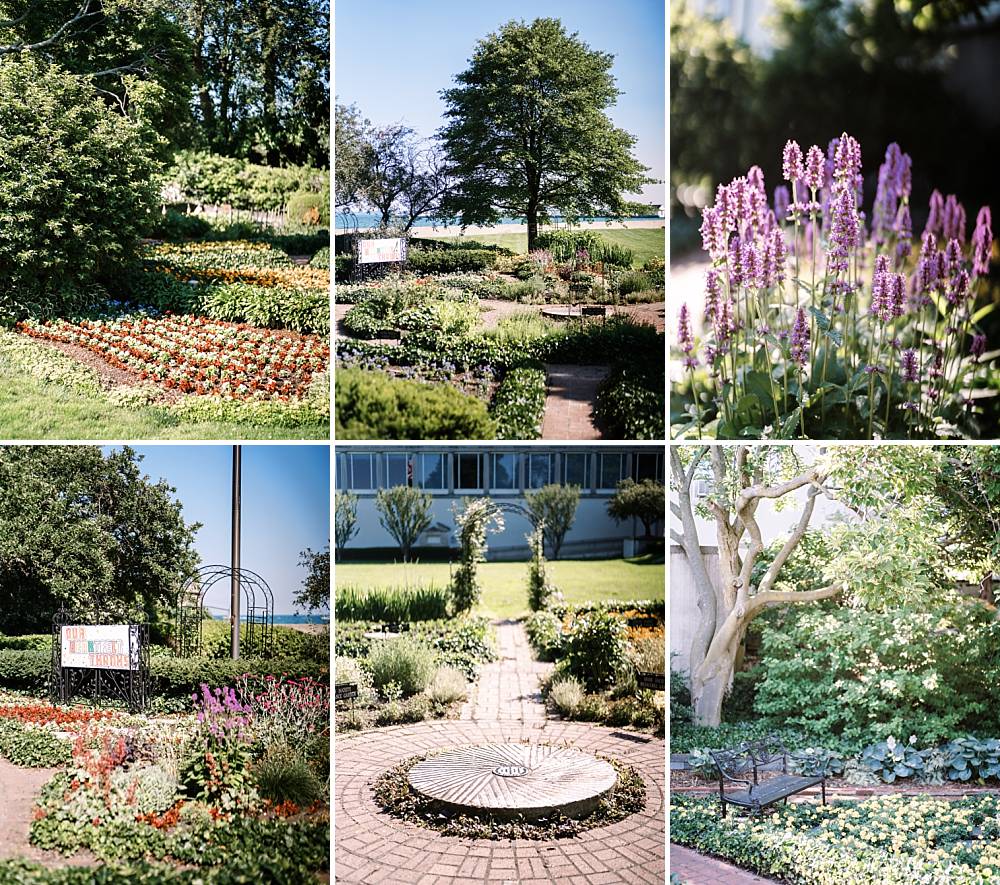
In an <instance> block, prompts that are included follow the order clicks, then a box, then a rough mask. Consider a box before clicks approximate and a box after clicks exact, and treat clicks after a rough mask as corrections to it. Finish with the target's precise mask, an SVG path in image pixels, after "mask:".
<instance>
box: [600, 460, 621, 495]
mask: <svg viewBox="0 0 1000 885" xmlns="http://www.w3.org/2000/svg"><path fill="white" fill-rule="evenodd" d="M624 478H625V456H624V455H622V454H620V453H619V454H615V455H612V454H605V453H602V454H601V456H600V463H599V468H598V479H599V480H600V482H599V485H598V488H600V489H604V490H610V491H614V490H615V489H617V488H618V483H619V482H621V481H622V480H623V479H624Z"/></svg>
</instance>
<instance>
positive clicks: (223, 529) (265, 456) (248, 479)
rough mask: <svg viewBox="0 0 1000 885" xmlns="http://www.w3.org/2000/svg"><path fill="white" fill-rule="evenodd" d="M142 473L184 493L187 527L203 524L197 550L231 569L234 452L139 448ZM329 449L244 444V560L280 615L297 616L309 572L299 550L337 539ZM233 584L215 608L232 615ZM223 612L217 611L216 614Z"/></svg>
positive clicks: (214, 598)
mask: <svg viewBox="0 0 1000 885" xmlns="http://www.w3.org/2000/svg"><path fill="white" fill-rule="evenodd" d="M132 448H133V449H135V451H136V452H138V453H139V454H141V455H143V456H144V457H143V460H142V462H141V464H140V469H141V470H142V471H143V473H145V474H147V475H149V476H150V477H151V478H152V479H153V480H154V481H155V480H158V479H161V478H162V479H165V480H166V481H167V482H168V483H169V484H170V485H171V486H173V487H174V488H175V489H177V493H176V496H175V497H176V498H177V500H179V501H180V502H181V504H182V505H183V508H184V509H183V516H184V519H185V521H186V522H188V523H191V522H200V523H202V524H203V525H202V528H201V530H200V531H199V532H198V534H197V535H196V537H195V547H196V548H197V550H198V552H199V553H200V554H201V560H202V565H228V564H229V560H230V526H231V513H232V508H231V502H232V446H229V445H186V446H179V445H136V446H132ZM329 453H330V450H329V447H327V446H322V445H315V446H312V445H269V446H265V445H256V446H254V445H244V446H243V458H242V476H243V483H242V505H243V506H242V512H243V518H242V524H241V535H242V543H241V545H240V546H241V555H242V565H243V567H244V568H248V569H251V570H253V571H255V572H257V574H259V575H260V576H261V577H262V578H264V580H266V581H267V582H268V584H269V585H270V586H271V590H272V591H273V592H274V610H275V613H276V614H291V613H292V612H294V611H295V608H294V606H293V605H292V596H293V595H294V594H295V592H296V591H297V590H298V589H299V588H300V587H301V585H302V579H303V578H304V577H305V575H306V571H305V569H303V568H300V567H299V564H298V562H299V552H300V551H302V550H305V549H306V548H307V547H311V548H312V549H313V550H321V549H322V548H323V547H325V546H326V545H327V541H328V539H329V537H330V454H329ZM228 594H229V586H228V584H227V583H226V582H225V581H221V582H219V583H218V584H217V585H216V586H215V587H214V588H213V589H212V590H211V591H210V592H209V594H208V598H207V600H206V602H207V604H208V605H209V606H223V607H225V608H226V611H228V606H229V595H228ZM216 614H218V612H216Z"/></svg>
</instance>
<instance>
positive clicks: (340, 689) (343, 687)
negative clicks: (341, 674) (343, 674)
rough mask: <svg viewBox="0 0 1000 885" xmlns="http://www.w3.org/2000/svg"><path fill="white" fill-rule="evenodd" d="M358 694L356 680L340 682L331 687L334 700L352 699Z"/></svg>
mask: <svg viewBox="0 0 1000 885" xmlns="http://www.w3.org/2000/svg"><path fill="white" fill-rule="evenodd" d="M357 696H358V684H357V683H356V682H341V683H339V684H338V685H335V686H334V688H333V699H334V700H335V701H352V700H354V698H356V697H357Z"/></svg>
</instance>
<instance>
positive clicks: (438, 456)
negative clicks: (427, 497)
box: [413, 452, 448, 492]
mask: <svg viewBox="0 0 1000 885" xmlns="http://www.w3.org/2000/svg"><path fill="white" fill-rule="evenodd" d="M444 459H445V455H444V453H443V452H434V453H432V454H420V455H415V456H414V461H415V462H416V464H415V469H414V471H413V472H414V483H413V484H414V485H417V486H419V487H420V488H422V489H425V490H426V491H430V492H440V491H442V490H443V489H447V488H448V484H447V482H446V480H445V472H444V471H445V468H444Z"/></svg>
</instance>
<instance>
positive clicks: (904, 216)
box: [892, 203, 913, 266]
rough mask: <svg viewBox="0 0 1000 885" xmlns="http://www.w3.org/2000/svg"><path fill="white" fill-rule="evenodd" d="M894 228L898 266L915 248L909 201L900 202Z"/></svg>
mask: <svg viewBox="0 0 1000 885" xmlns="http://www.w3.org/2000/svg"><path fill="white" fill-rule="evenodd" d="M892 228H893V231H894V232H895V234H896V264H897V266H898V265H900V264H902V263H903V260H904V259H906V258H908V257H909V255H910V252H911V251H912V250H913V242H912V240H913V221H912V219H911V218H910V205H909V203H900V206H899V211H898V212H897V213H896V221H895V222H894V223H893V226H892Z"/></svg>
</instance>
